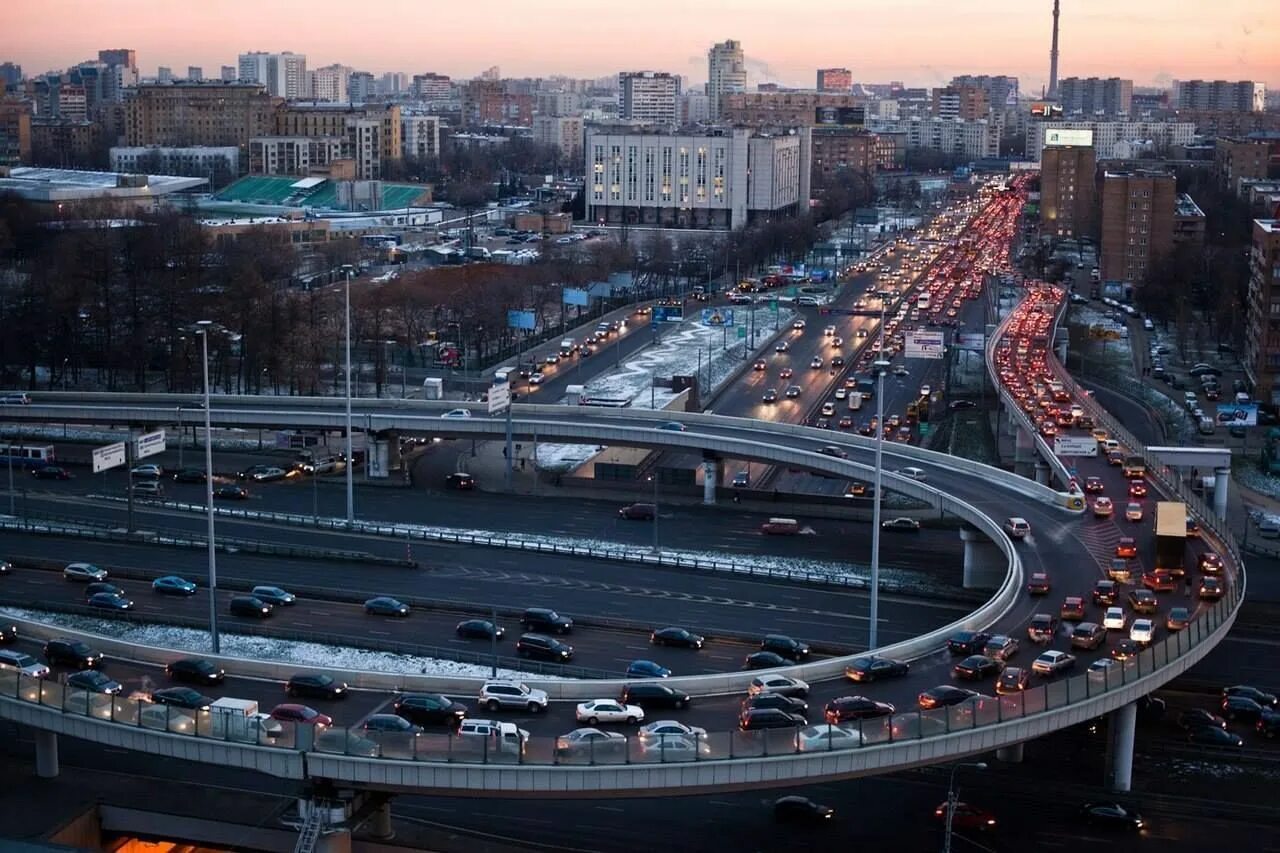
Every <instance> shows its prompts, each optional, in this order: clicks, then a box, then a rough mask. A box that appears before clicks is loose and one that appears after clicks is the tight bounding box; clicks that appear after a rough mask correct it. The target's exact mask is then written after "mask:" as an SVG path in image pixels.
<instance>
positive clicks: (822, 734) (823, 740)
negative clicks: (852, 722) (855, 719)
mask: <svg viewBox="0 0 1280 853" xmlns="http://www.w3.org/2000/svg"><path fill="white" fill-rule="evenodd" d="M862 744H863V740H862V733H861V732H860V731H858V730H857V729H855V728H852V727H849V726H840V725H832V724H830V723H821V724H819V725H816V726H806V727H805V728H803V729H800V731H798V732H796V749H797V750H798V751H799V752H825V751H829V750H834V749H856V748H858V747H860V746H862Z"/></svg>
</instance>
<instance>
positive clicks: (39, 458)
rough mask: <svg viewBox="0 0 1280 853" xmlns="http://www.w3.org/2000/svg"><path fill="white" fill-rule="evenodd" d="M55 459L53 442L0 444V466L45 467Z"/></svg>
mask: <svg viewBox="0 0 1280 853" xmlns="http://www.w3.org/2000/svg"><path fill="white" fill-rule="evenodd" d="M55 461H56V460H55V458H54V455H53V445H52V444H0V467H2V466H17V467H20V468H43V467H44V466H46V465H52V464H53V463H54V462H55Z"/></svg>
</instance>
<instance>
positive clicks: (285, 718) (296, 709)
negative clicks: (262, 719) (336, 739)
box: [269, 702, 333, 726]
mask: <svg viewBox="0 0 1280 853" xmlns="http://www.w3.org/2000/svg"><path fill="white" fill-rule="evenodd" d="M269 716H270V717H271V719H273V720H279V721H281V722H282V723H299V724H301V725H307V726H331V725H333V717H330V716H329V715H328V714H321V713H320V712H319V711H317V710H316V709H315V708H312V707H310V706H308V705H298V704H296V703H293V702H285V703H283V704H280V705H277V706H275V707H274V708H272V709H271V712H270V714H269Z"/></svg>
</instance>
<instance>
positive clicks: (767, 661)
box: [742, 652, 791, 669]
mask: <svg viewBox="0 0 1280 853" xmlns="http://www.w3.org/2000/svg"><path fill="white" fill-rule="evenodd" d="M790 665H791V661H789V660H787V659H786V658H784V657H783V656H782V655H780V654H778V653H777V652H753V653H751V654H749V655H747V657H746V659H745V660H743V662H742V666H743V668H744V669H773V668H774V667H775V666H790Z"/></svg>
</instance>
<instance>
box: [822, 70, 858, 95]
mask: <svg viewBox="0 0 1280 853" xmlns="http://www.w3.org/2000/svg"><path fill="white" fill-rule="evenodd" d="M852 88H853V72H852V71H850V70H849V69H848V68H819V69H818V91H819V92H848V91H849V90H850V89H852Z"/></svg>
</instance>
